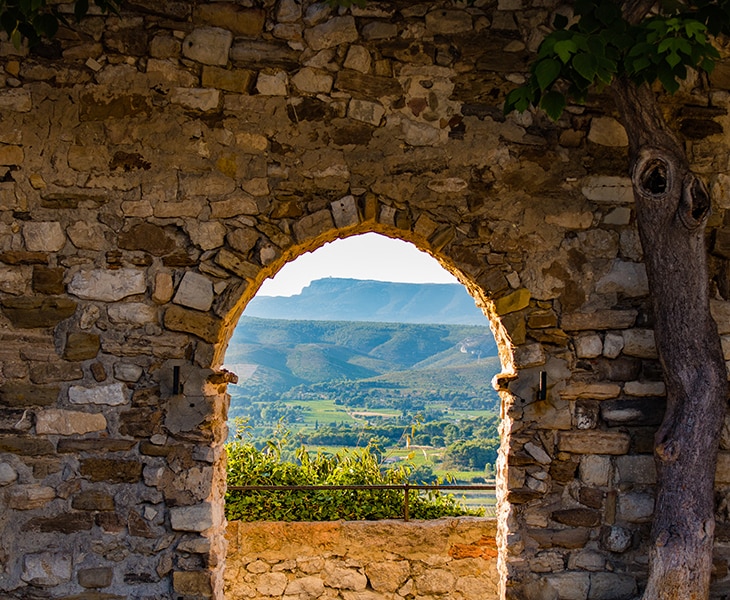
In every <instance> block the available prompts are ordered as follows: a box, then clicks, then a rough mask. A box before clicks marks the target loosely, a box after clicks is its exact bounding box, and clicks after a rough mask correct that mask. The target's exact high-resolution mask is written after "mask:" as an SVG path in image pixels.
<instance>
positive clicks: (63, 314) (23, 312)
mask: <svg viewBox="0 0 730 600" xmlns="http://www.w3.org/2000/svg"><path fill="white" fill-rule="evenodd" d="M0 306H2V311H3V314H5V316H6V317H7V318H8V319H10V322H11V323H12V324H13V325H14V326H15V327H20V328H22V329H31V328H34V327H54V326H56V325H58V323H60V322H61V321H64V320H65V319H68V318H69V317H70V316H72V315H73V314H74V313H75V312H76V307H77V304H76V302H74V301H73V300H70V299H68V298H63V297H60V298H37V297H32V298H28V297H25V298H4V299H2V300H0Z"/></svg>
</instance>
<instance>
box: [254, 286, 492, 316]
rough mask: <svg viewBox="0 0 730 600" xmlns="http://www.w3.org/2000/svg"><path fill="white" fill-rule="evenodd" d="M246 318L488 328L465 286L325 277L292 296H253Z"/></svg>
mask: <svg viewBox="0 0 730 600" xmlns="http://www.w3.org/2000/svg"><path fill="white" fill-rule="evenodd" d="M245 314H246V316H248V317H258V318H262V319H285V320H299V319H302V318H306V319H307V320H312V321H360V322H362V321H366V322H380V323H424V324H445V325H483V326H484V325H487V324H488V323H487V318H486V317H485V316H484V314H483V313H482V311H481V310H480V309H479V308H477V307H476V305H475V304H474V299H473V298H472V297H471V296H470V295H469V293H468V292H467V291H466V288H464V286H462V285H460V284H457V283H393V282H385V281H371V280H360V279H345V278H336V277H329V278H326V279H318V280H316V281H313V282H312V283H311V284H310V285H308V286H307V287H305V288H304V289H303V290H302V293H301V294H298V295H296V296H275V297H270V296H256V297H254V298H253V300H251V302H249V304H248V306H247V307H246V311H245Z"/></svg>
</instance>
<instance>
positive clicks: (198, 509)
mask: <svg viewBox="0 0 730 600" xmlns="http://www.w3.org/2000/svg"><path fill="white" fill-rule="evenodd" d="M221 513H222V509H221V508H220V507H218V506H217V504H214V503H211V502H203V503H202V504H196V505H194V506H175V507H173V508H171V509H170V524H171V525H172V528H173V529H174V530H175V531H205V530H206V529H210V528H211V527H213V526H214V525H217V524H218V523H220V521H221Z"/></svg>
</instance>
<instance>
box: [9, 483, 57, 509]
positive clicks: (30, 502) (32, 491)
mask: <svg viewBox="0 0 730 600" xmlns="http://www.w3.org/2000/svg"><path fill="white" fill-rule="evenodd" d="M55 498H56V490H55V489H53V488H52V487H49V486H42V485H18V486H15V487H14V488H13V489H12V490H11V491H10V493H9V494H8V508H12V509H14V510H35V509H36V508H42V507H44V506H46V505H47V504H48V503H49V502H51V501H52V500H55Z"/></svg>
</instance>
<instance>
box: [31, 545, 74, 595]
mask: <svg viewBox="0 0 730 600" xmlns="http://www.w3.org/2000/svg"><path fill="white" fill-rule="evenodd" d="M71 569H72V556H71V554H70V553H67V552H58V553H53V552H40V553H38V554H26V555H25V556H24V557H23V574H22V575H21V578H22V579H23V581H26V582H27V583H30V584H31V585H36V586H41V587H52V586H55V585H59V584H61V583H64V582H66V581H70V580H71Z"/></svg>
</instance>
